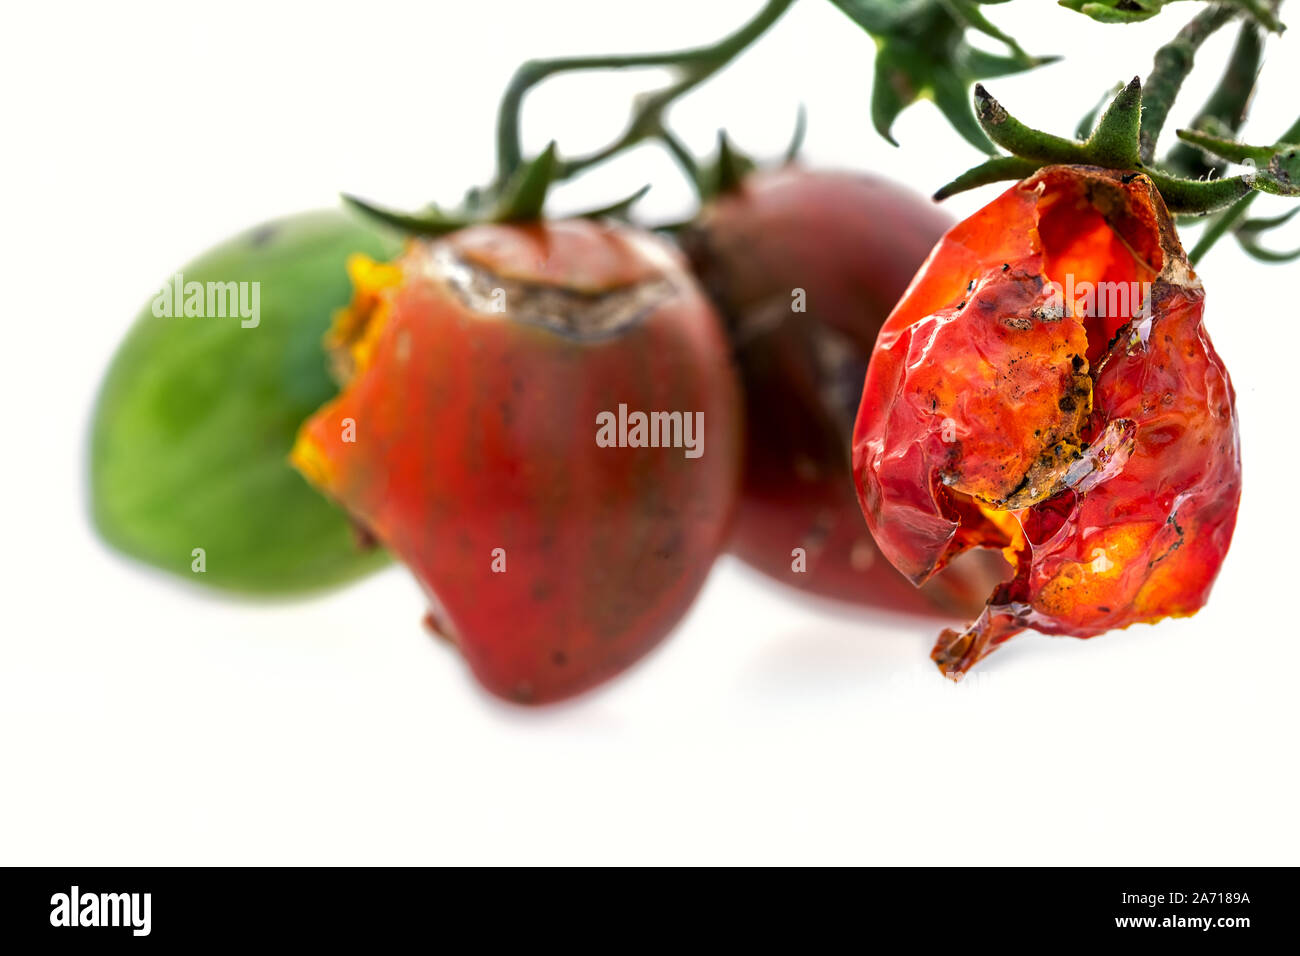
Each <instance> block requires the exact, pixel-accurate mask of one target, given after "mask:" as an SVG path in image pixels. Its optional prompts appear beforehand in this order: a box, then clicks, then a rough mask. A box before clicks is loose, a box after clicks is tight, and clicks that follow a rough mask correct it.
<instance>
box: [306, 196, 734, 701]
mask: <svg viewBox="0 0 1300 956" xmlns="http://www.w3.org/2000/svg"><path fill="white" fill-rule="evenodd" d="M352 270H353V275H354V282H355V284H356V296H355V300H354V303H353V305H352V307H351V308H350V309H348V310H347V311H345V312H344V313H342V314H341V315H340V316H339V318H338V320H337V321H336V324H335V327H334V329H333V331H332V333H331V340H330V345H331V346H332V348H333V351H334V354H335V355H336V357H337V358H338V362H339V367H340V371H341V373H342V374H343V376H344V378H345V379H346V381H347V384H346V387H345V389H344V391H343V393H342V394H341V396H340V397H339V398H338V399H337V400H336V401H334V402H332V403H330V404H328V405H326V406H325V407H324V408H322V409H321V410H320V411H319V412H318V413H317V414H316V415H315V416H313V417H312V418H311V419H310V420H309V421H308V422H307V423H306V424H305V425H304V426H303V428H302V431H301V433H300V435H299V439H298V442H297V445H296V447H295V449H294V452H293V461H294V463H295V464H296V465H297V467H298V468H299V469H300V470H301V471H302V472H303V473H304V474H305V475H306V476H307V477H308V478H309V479H310V480H311V481H312V482H314V483H315V484H316V485H317V486H319V487H320V488H321V489H322V490H324V491H325V492H326V493H328V494H329V495H330V496H332V497H333V498H335V499H337V500H338V501H340V502H341V503H342V504H343V505H344V506H345V507H346V508H347V509H348V510H349V511H350V512H351V513H352V514H353V515H354V516H356V518H357V519H358V520H359V521H360V522H361V523H362V524H364V525H365V526H366V527H368V528H369V529H370V530H371V531H372V532H373V533H374V534H375V535H376V536H377V537H378V538H379V539H380V540H381V541H382V542H383V543H384V544H385V545H387V546H388V548H389V549H390V550H391V551H392V553H393V554H395V555H396V556H398V557H399V558H400V559H401V560H402V561H404V562H405V563H406V564H407V565H408V566H409V567H410V568H411V570H412V571H413V573H414V574H415V575H416V577H417V578H418V579H419V580H420V582H421V583H422V584H423V586H424V589H425V591H426V592H427V594H428V597H429V600H430V603H431V606H432V610H431V614H430V619H431V622H432V623H433V624H434V626H435V628H436V629H437V630H438V631H439V632H440V633H442V634H443V635H444V636H446V637H447V638H449V639H450V640H451V641H453V642H454V643H455V644H456V645H457V646H458V647H459V649H460V651H461V653H462V654H463V655H464V657H465V659H466V660H467V661H468V663H469V666H470V667H471V669H472V670H473V672H474V674H475V675H476V676H477V678H478V679H479V681H481V682H482V684H483V685H484V686H486V687H487V688H488V689H489V690H491V691H493V692H494V693H496V694H498V695H501V696H503V697H506V698H509V699H511V700H514V701H517V702H522V703H544V702H548V701H553V700H557V699H559V698H562V697H566V696H569V695H572V694H576V693H578V692H580V691H583V690H585V689H587V688H590V687H592V686H594V685H595V684H598V683H600V682H601V681H603V680H605V679H606V678H608V677H610V676H612V675H613V674H615V673H617V672H618V671H620V670H622V669H623V668H625V667H627V666H628V665H630V664H631V663H632V662H633V661H635V660H637V659H638V658H640V657H641V656H642V655H644V654H645V653H646V652H647V651H649V650H650V649H651V648H652V647H653V646H655V645H656V644H657V643H658V642H659V641H660V639H662V638H663V637H664V636H665V635H666V634H667V633H668V631H669V630H670V629H671V628H672V627H673V625H674V624H675V623H676V622H677V621H678V619H679V618H680V617H681V616H682V614H683V613H684V612H685V610H686V608H687V607H688V605H689V604H690V603H691V601H692V600H693V598H694V597H695V595H696V593H697V592H698V591H699V589H700V587H701V585H702V584H703V582H704V580H705V577H706V575H707V574H708V571H709V568H710V566H711V565H712V563H713V561H714V559H715V557H716V556H717V554H718V552H719V550H720V549H721V548H722V546H723V544H724V542H725V538H726V533H727V530H728V526H729V522H730V517H731V514H732V511H733V509H734V504H735V498H736V490H737V484H738V478H739V456H740V447H739V446H740V434H741V429H742V420H741V415H742V409H741V403H740V397H739V385H738V382H737V380H736V374H735V369H734V367H733V365H732V362H731V358H730V354H729V347H728V345H727V342H726V339H725V336H724V333H723V330H722V328H721V324H720V322H719V320H718V318H717V316H716V313H715V312H714V310H713V308H712V306H711V305H710V304H709V302H708V300H707V299H706V298H705V296H704V295H703V293H702V292H701V291H700V290H699V288H698V287H697V285H696V284H695V282H694V280H693V279H692V277H691V276H690V274H689V273H688V272H687V271H686V269H685V268H684V267H683V264H682V263H681V261H680V258H679V256H678V255H677V254H676V253H675V251H674V250H672V249H671V248H670V247H669V246H667V245H665V244H664V243H663V242H661V241H660V240H658V239H656V238H655V237H653V236H651V235H648V234H646V233H643V232H640V231H637V230H633V229H628V228H623V227H616V226H611V225H603V224H598V223H595V222H592V221H589V220H573V221H565V222H554V223H546V224H527V225H478V226H472V227H469V228H467V229H464V230H462V231H460V232H458V233H455V234H453V235H451V236H448V237H446V238H443V239H439V240H435V241H413V242H412V243H411V244H410V245H409V246H408V248H407V250H406V252H405V254H404V255H402V256H401V257H400V258H399V259H398V260H397V261H395V262H394V263H391V264H379V263H374V262H370V261H368V260H364V259H361V260H357V261H355V262H354V263H353V264H352Z"/></svg>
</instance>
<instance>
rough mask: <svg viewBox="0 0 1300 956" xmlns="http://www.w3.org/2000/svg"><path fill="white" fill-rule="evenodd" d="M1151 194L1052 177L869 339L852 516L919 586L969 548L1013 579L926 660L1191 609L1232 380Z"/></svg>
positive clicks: (1069, 171)
mask: <svg viewBox="0 0 1300 956" xmlns="http://www.w3.org/2000/svg"><path fill="white" fill-rule="evenodd" d="M1203 305H1204V290H1203V289H1202V286H1201V283H1200V281H1199V280H1198V279H1197V277H1196V276H1195V274H1194V273H1193V272H1192V270H1191V268H1190V267H1189V265H1188V262H1187V259H1186V257H1185V255H1184V254H1183V250H1182V247H1181V246H1180V245H1179V242H1178V238H1177V235H1176V233H1175V231H1174V227H1173V223H1172V221H1171V219H1170V216H1169V213H1168V212H1167V210H1166V209H1165V206H1164V203H1163V201H1162V200H1161V198H1160V195H1159V193H1158V192H1157V190H1156V188H1155V187H1154V186H1153V184H1152V183H1151V181H1150V180H1149V179H1147V178H1146V177H1145V176H1143V175H1141V174H1137V173H1122V172H1118V171H1114V170H1105V169H1098V168H1093V167H1080V166H1054V167H1047V168H1045V169H1043V170H1041V171H1040V172H1038V173H1037V174H1035V175H1034V176H1032V177H1030V178H1029V179H1027V180H1025V181H1023V182H1021V183H1019V184H1017V185H1016V186H1014V187H1013V188H1011V189H1010V190H1008V191H1007V192H1005V193H1004V194H1003V195H1002V196H1001V197H1000V198H998V199H996V200H995V201H994V202H992V203H991V204H989V205H988V206H986V207H985V208H984V209H982V210H980V211H979V212H977V213H976V214H975V215H973V216H971V217H970V218H969V219H967V220H965V221H964V222H962V223H960V224H959V225H957V226H955V227H954V228H953V229H951V230H949V232H948V233H947V234H946V235H945V236H944V238H943V239H942V240H941V241H940V243H939V244H938V246H936V248H935V250H934V251H933V253H931V255H930V258H929V259H928V260H927V262H926V265H925V267H924V268H923V269H922V270H921V272H920V273H919V275H918V276H917V278H916V279H915V281H914V282H913V283H912V285H911V286H910V288H909V289H908V291H907V294H906V295H905V296H904V297H903V298H902V300H901V301H900V302H899V303H898V305H897V306H896V307H895V309H894V311H893V313H892V314H891V315H890V317H889V320H888V321H887V322H886V323H885V327H884V329H883V330H882V332H881V335H880V339H879V341H878V342H877V344H876V349H875V352H874V354H873V356H872V359H871V365H870V368H869V370H868V373H867V379H866V388H865V391H864V393H863V398H862V407H861V409H860V411H859V415H858V421H857V426H856V431H855V434H854V445H853V461H854V474H855V477H856V479H857V482H858V490H859V494H860V497H861V503H862V509H863V512H864V514H865V515H866V519H867V523H868V525H869V526H870V527H871V530H872V532H873V533H874V534H875V536H876V540H877V542H878V543H879V544H880V547H881V549H882V551H883V552H884V553H885V555H886V556H887V557H888V558H889V560H890V561H892V562H893V563H894V564H895V566H897V567H898V568H899V570H901V571H902V572H903V573H904V574H906V575H907V576H908V577H909V578H911V579H912V580H913V581H915V582H917V583H920V582H924V581H926V580H927V579H929V578H930V577H931V576H932V575H933V574H935V573H936V572H937V571H938V570H939V569H941V568H942V567H943V566H944V565H945V564H946V563H947V562H948V561H950V560H951V559H952V558H953V557H954V556H956V555H958V554H960V553H962V552H963V551H966V550H967V549H970V548H997V549H1001V550H1002V551H1003V553H1004V554H1005V555H1006V557H1007V559H1008V560H1009V561H1010V562H1011V563H1012V565H1013V566H1014V568H1015V575H1014V577H1013V578H1012V579H1011V580H1010V581H1008V582H1006V583H1004V584H1002V585H1000V586H999V587H997V588H996V589H995V590H994V592H993V594H992V596H991V597H990V599H989V602H988V606H987V607H986V608H985V610H984V611H983V613H982V614H981V615H980V616H979V618H978V619H977V620H976V621H975V622H974V623H973V624H972V625H971V626H969V627H967V628H965V629H963V630H949V631H945V632H944V633H943V635H942V636H941V637H940V638H939V640H938V643H937V644H936V646H935V648H934V651H933V653H932V655H931V656H932V657H933V659H934V660H935V662H936V663H937V664H938V665H939V667H940V669H941V670H942V671H943V672H944V673H945V674H947V675H949V676H951V677H960V676H961V675H962V674H963V673H965V672H966V671H967V670H968V669H969V668H970V667H971V666H972V665H973V664H975V662H977V661H978V660H980V659H981V658H982V657H984V656H985V655H987V654H988V653H990V652H991V651H992V650H994V649H996V648H997V647H998V646H999V645H1001V644H1002V643H1003V642H1004V641H1006V640H1007V639H1008V638H1010V637H1013V636H1014V635H1016V634H1017V633H1019V632H1020V631H1022V630H1024V629H1026V628H1031V629H1033V630H1037V631H1040V632H1043V633H1046V634H1058V635H1069V636H1074V637H1082V638H1087V637H1094V636H1096V635H1098V634H1102V633H1104V632H1106V631H1109V630H1112V629H1115V628H1122V627H1126V626H1128V625H1129V624H1133V623H1136V622H1154V621H1157V620H1160V619H1161V618H1164V617H1168V616H1172V615H1186V614H1192V613H1194V612H1195V611H1197V610H1198V609H1199V608H1200V607H1201V606H1202V605H1204V603H1205V601H1206V599H1207V597H1208V595H1209V591H1210V587H1211V585H1212V583H1213V582H1214V578H1215V576H1216V575H1217V573H1218V570H1219V567H1220V564H1221V563H1222V561H1223V558H1224V555H1225V553H1226V552H1227V550H1228V545H1229V542H1230V541H1231V538H1232V531H1233V526H1234V524H1235V522H1236V514H1237V503H1238V499H1239V496H1240V490H1241V463H1240V456H1239V451H1238V442H1237V420H1236V412H1235V410H1234V396H1233V389H1232V385H1231V383H1230V381H1229V379H1228V373H1227V371H1226V369H1225V368H1224V365H1223V362H1222V361H1221V360H1220V359H1219V356H1218V355H1217V354H1216V352H1215V350H1214V347H1213V346H1212V345H1211V344H1210V339H1209V336H1208V334H1207V333H1206V331H1205V327H1204V326H1203V324H1202V321H1201V317H1202V310H1203Z"/></svg>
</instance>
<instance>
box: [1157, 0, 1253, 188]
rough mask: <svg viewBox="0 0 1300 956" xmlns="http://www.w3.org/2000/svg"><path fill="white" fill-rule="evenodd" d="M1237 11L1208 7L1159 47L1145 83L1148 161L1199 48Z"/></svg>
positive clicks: (1220, 7)
mask: <svg viewBox="0 0 1300 956" xmlns="http://www.w3.org/2000/svg"><path fill="white" fill-rule="evenodd" d="M1236 15H1237V11H1236V10H1234V9H1233V8H1232V7H1229V6H1220V5H1218V4H1214V5H1211V6H1208V7H1206V8H1205V9H1204V10H1202V11H1201V12H1200V13H1198V14H1197V15H1196V16H1194V17H1192V19H1191V20H1190V21H1189V22H1188V24H1187V25H1186V26H1185V27H1183V28H1182V29H1181V30H1179V31H1178V34H1177V35H1176V36H1175V37H1174V38H1173V39H1172V40H1171V41H1169V42H1168V43H1166V44H1165V45H1164V46H1162V47H1161V48H1160V49H1158V50H1156V55H1155V64H1154V66H1153V67H1152V68H1151V73H1150V75H1149V76H1148V77H1147V80H1146V82H1145V83H1144V84H1142V134H1141V137H1140V146H1141V155H1142V161H1143V162H1144V163H1148V164H1149V163H1152V162H1154V161H1155V155H1156V141H1157V140H1158V139H1159V138H1160V131H1161V129H1163V128H1164V125H1165V120H1166V119H1168V118H1169V108H1170V107H1171V106H1173V104H1174V98H1175V97H1176V96H1177V95H1178V91H1179V90H1180V89H1181V88H1182V85H1183V81H1184V80H1186V79H1187V74H1188V73H1190V72H1191V71H1192V63H1193V62H1194V61H1195V59H1196V51H1197V50H1198V49H1200V46H1201V44H1202V43H1204V42H1205V41H1206V39H1208V38H1209V37H1210V36H1211V35H1212V34H1213V33H1214V32H1215V31H1216V30H1218V29H1219V28H1220V27H1221V26H1223V25H1224V24H1225V23H1227V22H1228V21H1229V20H1231V19H1232V18H1233V17H1235V16H1236Z"/></svg>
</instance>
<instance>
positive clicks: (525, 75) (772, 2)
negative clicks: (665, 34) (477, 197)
mask: <svg viewBox="0 0 1300 956" xmlns="http://www.w3.org/2000/svg"><path fill="white" fill-rule="evenodd" d="M792 3H794V0H768V2H767V3H766V4H765V5H764V6H763V9H762V10H760V11H759V12H758V14H757V16H755V17H754V18H753V19H752V20H750V21H749V22H748V23H747V24H745V25H744V26H743V27H741V28H740V29H739V30H737V31H736V32H735V33H733V34H731V35H730V36H728V37H725V38H723V39H722V40H720V41H718V42H717V43H714V44H711V45H709V46H703V47H696V48H693V49H689V50H677V51H673V52H668V53H641V54H630V55H622V56H575V57H560V58H557V59H552V60H529V61H528V62H526V63H524V64H523V65H521V66H520V67H519V69H518V70H516V71H515V75H514V77H513V78H512V79H511V81H510V85H509V86H508V87H507V88H506V92H505V96H504V97H502V100H501V107H500V110H499V112H498V114H497V184H498V185H500V184H502V183H504V182H506V181H507V180H508V179H509V178H510V176H511V174H512V173H513V172H514V171H515V170H516V169H518V168H519V166H520V164H521V163H522V162H523V152H522V147H521V144H520V122H519V114H520V110H521V108H522V105H523V100H524V96H525V95H526V94H527V93H528V91H529V90H531V89H532V88H533V87H534V86H536V85H537V84H539V83H541V82H542V81H543V80H545V79H546V78H547V77H551V76H554V75H556V74H557V73H567V72H572V71H576V70H623V69H631V68H637V67H652V66H675V67H679V68H681V69H682V70H683V71H684V73H683V78H682V80H681V81H679V82H678V83H676V84H674V85H673V86H671V87H669V88H668V89H666V90H663V91H661V92H660V93H659V94H657V95H656V97H654V98H652V99H653V100H654V104H653V107H654V108H656V109H658V110H660V111H662V110H663V109H664V108H665V107H666V106H667V105H668V104H669V103H671V102H672V101H673V100H675V99H676V98H677V97H679V96H681V95H682V94H683V93H685V92H687V91H688V90H690V89H692V88H694V87H695V86H698V85H699V84H700V83H702V82H703V81H704V80H706V79H708V78H709V77H710V76H712V75H713V74H714V73H716V72H717V71H718V70H720V69H722V67H724V66H726V65H727V64H728V63H729V62H731V61H732V60H733V59H735V57H736V56H737V55H738V54H740V52H741V51H743V50H744V49H745V48H747V47H748V46H749V45H750V44H751V43H753V42H754V41H755V40H756V39H758V38H759V37H760V36H762V35H763V33H764V32H766V30H767V29H768V27H770V26H771V25H772V24H773V23H775V22H776V21H777V20H778V19H779V18H780V16H781V14H783V13H785V11H786V10H787V9H789V7H790V5H791V4H792ZM646 115H648V111H647V110H642V111H640V115H639V116H638V117H635V118H634V119H633V122H632V124H631V125H630V126H629V127H628V130H627V132H625V133H624V134H623V135H622V136H621V137H620V138H619V139H618V140H616V141H615V142H614V143H612V144H611V145H610V146H608V147H606V148H605V149H602V150H598V151H597V152H595V153H592V154H591V155H590V156H588V157H584V158H583V159H581V160H578V161H571V162H567V163H561V164H560V171H559V175H560V177H561V178H563V177H564V176H565V175H573V174H574V173H575V172H577V171H580V170H582V169H585V168H587V167H588V166H592V165H595V163H597V162H602V161H604V160H606V159H609V158H610V157H611V156H613V155H615V154H616V153H618V152H621V151H622V150H624V149H627V148H628V147H629V146H632V145H635V144H636V143H639V142H641V141H642V140H644V139H647V138H648V137H649V136H650V135H653V133H652V132H648V131H647V130H646V129H645V125H646V124H645V123H644V119H645V116H646Z"/></svg>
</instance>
